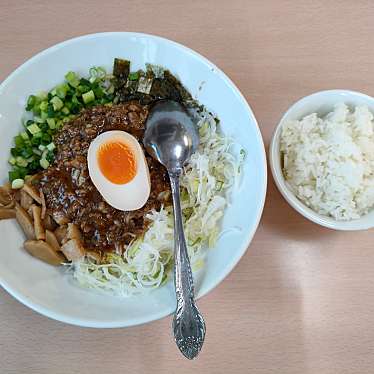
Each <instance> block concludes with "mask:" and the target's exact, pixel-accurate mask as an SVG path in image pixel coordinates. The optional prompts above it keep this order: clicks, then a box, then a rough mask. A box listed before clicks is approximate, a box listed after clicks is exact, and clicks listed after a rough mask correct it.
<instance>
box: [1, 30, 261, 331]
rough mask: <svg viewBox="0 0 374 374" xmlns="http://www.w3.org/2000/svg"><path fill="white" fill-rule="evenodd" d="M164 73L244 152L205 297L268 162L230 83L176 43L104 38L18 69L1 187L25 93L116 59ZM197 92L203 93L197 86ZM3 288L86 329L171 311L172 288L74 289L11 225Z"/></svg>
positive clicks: (4, 111)
mask: <svg viewBox="0 0 374 374" xmlns="http://www.w3.org/2000/svg"><path fill="white" fill-rule="evenodd" d="M115 57H123V58H127V59H130V60H131V61H132V66H133V68H134V69H137V68H141V67H144V66H145V63H147V62H148V63H153V64H160V65H162V66H165V67H167V68H169V69H170V70H171V71H172V72H173V73H175V74H176V75H177V76H178V77H179V78H180V79H181V81H182V82H183V84H184V85H185V86H186V87H187V88H188V89H189V90H190V92H191V93H192V95H193V96H194V97H197V98H198V99H199V100H200V102H201V103H203V104H205V105H206V106H207V107H208V108H209V109H210V110H211V111H213V112H215V113H216V114H217V115H218V116H219V118H220V119H221V123H222V127H223V130H224V132H225V133H227V134H230V135H232V136H233V137H234V138H235V139H237V141H238V142H240V143H241V145H242V146H243V147H244V148H245V149H246V150H247V153H248V155H247V158H246V160H245V164H244V170H243V180H242V182H241V185H240V188H239V190H237V191H235V194H234V196H232V202H231V204H230V206H229V207H228V208H227V211H226V214H225V216H224V220H223V229H226V228H229V227H235V228H237V229H236V230H232V231H231V232H229V233H227V234H226V235H223V237H222V238H221V239H220V240H219V242H218V244H217V246H216V248H214V249H212V250H210V251H209V255H208V258H207V264H206V268H205V270H204V271H203V272H202V273H201V274H200V275H199V277H198V279H197V280H196V283H197V285H196V289H197V296H198V297H201V296H202V295H204V294H206V293H207V292H209V291H210V290H211V289H212V288H214V287H215V286H216V285H217V284H218V283H219V282H221V281H222V280H223V279H224V278H225V277H226V276H227V274H228V273H229V272H230V271H231V270H232V269H233V267H234V266H235V265H236V263H237V262H238V261H239V259H240V258H241V256H242V255H243V254H244V253H245V251H246V249H247V247H248V245H249V243H250V241H251V239H252V237H253V235H254V233H255V230H256V228H257V225H258V223H259V220H260V217H261V213H262V209H263V205H264V200H265V194H266V157H265V152H264V146H263V142H262V138H261V134H260V131H259V129H258V126H257V122H256V119H255V117H254V115H253V113H252V111H251V109H250V107H249V106H248V104H247V102H246V100H245V99H244V97H243V96H242V95H241V93H240V92H239V90H238V89H237V88H236V87H235V85H234V84H233V83H232V82H231V81H230V79H229V78H228V77H227V76H226V75H225V74H224V73H223V72H222V71H221V70H219V69H218V68H217V67H216V66H214V65H213V64H212V63H211V62H209V61H208V60H207V59H205V58H204V57H202V56H201V55H199V54H197V53H196V52H194V51H192V50H190V49H188V48H186V47H184V46H182V45H180V44H177V43H175V42H172V41H169V40H166V39H163V38H160V37H156V36H151V35H145V34H136V33H102V34H93V35H87V36H82V37H79V38H76V39H72V40H68V41H66V42H63V43H61V44H58V45H55V46H53V47H51V48H49V49H47V50H45V51H43V52H41V53H39V54H38V55H36V56H35V57H33V58H31V59H30V60H29V61H27V62H26V63H24V64H23V65H22V66H21V67H19V68H18V69H17V70H15V71H14V72H13V73H12V74H11V75H10V76H9V77H8V78H7V79H6V80H5V81H4V82H3V83H2V85H1V86H0V160H1V162H0V182H5V180H6V176H7V169H8V166H7V162H6V160H7V159H8V155H9V149H10V147H11V145H12V139H13V136H15V135H16V134H17V132H18V131H19V130H20V129H21V116H22V114H23V112H24V105H25V99H26V98H27V96H28V95H29V94H32V93H35V92H39V91H41V90H47V89H50V88H51V87H53V86H54V85H55V84H57V83H59V82H61V80H62V79H63V77H64V74H65V73H66V72H67V71H69V70H74V71H77V72H79V73H81V74H86V73H87V71H88V68H89V67H91V66H93V65H96V66H104V67H106V68H107V69H109V70H110V69H111V66H112V63H113V59H114V58H115ZM201 87H202V88H201ZM0 238H1V250H0V283H1V285H2V286H3V287H4V288H5V289H6V290H7V291H8V292H9V293H10V294H12V295H13V296H14V297H15V298H17V299H18V300H19V301H21V302H22V303H24V304H25V305H27V306H28V307H30V308H32V309H34V310H35V311H37V312H39V313H42V314H44V315H46V316H48V317H51V318H54V319H56V320H59V321H62V322H66V323H70V324H75V325H80V326H89V327H124V326H131V325H136V324H141V323H145V322H149V321H152V320H156V319H158V318H161V317H164V316H166V315H168V314H170V313H171V312H173V311H174V308H175V297H174V291H173V285H172V284H171V282H169V284H168V285H166V286H165V287H162V288H161V289H159V290H156V291H154V292H151V293H150V294H149V295H146V296H139V297H131V298H128V299H125V300H123V299H119V298H116V297H111V296H107V295H101V294H97V293H94V292H92V291H89V290H86V289H82V288H80V287H79V286H77V285H76V284H75V283H74V281H73V280H72V279H71V277H70V276H69V275H68V274H65V273H64V271H63V270H62V269H60V268H54V267H51V266H49V265H46V264H44V263H42V262H40V261H38V260H37V259H34V258H32V257H31V256H29V255H28V254H27V253H25V251H24V250H23V249H22V242H23V240H24V238H23V234H22V233H21V230H20V229H19V228H18V226H17V224H16V222H14V221H9V220H8V221H1V222H0Z"/></svg>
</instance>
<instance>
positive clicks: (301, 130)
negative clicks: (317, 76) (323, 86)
mask: <svg viewBox="0 0 374 374" xmlns="http://www.w3.org/2000/svg"><path fill="white" fill-rule="evenodd" d="M269 156H270V166H271V171H272V174H273V177H274V180H275V183H276V185H277V187H278V189H279V191H280V192H281V193H282V195H283V197H284V198H285V199H286V200H287V201H288V203H289V204H290V205H291V206H292V207H293V208H295V209H296V210H297V211H298V212H299V213H300V214H302V215H303V216H305V217H306V218H308V219H309V220H311V221H313V222H315V223H317V224H319V225H322V226H325V227H328V228H331V229H336V230H367V229H370V228H373V227H374V98H372V97H370V96H367V95H364V94H362V93H359V92H353V91H348V90H329V91H321V92H317V93H314V94H312V95H309V96H306V97H304V98H302V99H301V100H299V101H297V102H296V103H295V104H294V105H292V106H291V108H290V109H288V111H287V112H286V113H285V114H284V116H283V117H282V119H281V121H280V122H279V124H278V126H277V128H276V130H275V132H274V135H273V138H272V141H271V144H270V150H269Z"/></svg>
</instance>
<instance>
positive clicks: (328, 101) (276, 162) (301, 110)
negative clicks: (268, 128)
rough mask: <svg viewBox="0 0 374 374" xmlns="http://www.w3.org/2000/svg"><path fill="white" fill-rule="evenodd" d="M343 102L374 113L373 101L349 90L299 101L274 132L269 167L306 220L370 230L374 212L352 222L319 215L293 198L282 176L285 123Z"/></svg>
mask: <svg viewBox="0 0 374 374" xmlns="http://www.w3.org/2000/svg"><path fill="white" fill-rule="evenodd" d="M341 102H344V103H346V104H347V105H349V106H351V107H353V106H357V105H367V106H368V107H369V109H370V110H371V111H372V112H373V113H374V98H372V97H371V96H368V95H365V94H362V93H359V92H354V91H349V90H328V91H320V92H316V93H314V94H312V95H309V96H306V97H304V98H302V99H300V100H299V101H297V102H296V103H295V104H293V105H292V106H291V107H290V108H289V109H288V110H287V112H286V113H285V114H284V115H283V117H282V119H281V120H280V122H279V124H278V126H277V128H276V129H275V131H274V134H273V137H272V140H271V144H270V150H269V158H270V168H271V172H272V174H273V177H274V180H275V183H276V185H277V187H278V189H279V191H280V192H281V194H282V195H283V197H284V198H285V199H286V200H287V201H288V203H289V204H290V205H291V206H292V207H293V208H294V209H296V210H297V211H298V212H299V213H300V214H302V215H303V216H304V217H306V218H308V219H309V220H311V221H313V222H315V223H317V224H319V225H321V226H325V227H328V228H330V229H334V230H345V231H353V230H367V229H370V228H373V227H374V210H372V211H371V212H370V213H369V214H367V215H365V216H363V217H361V218H360V219H355V220H352V221H337V220H335V219H333V218H331V217H327V216H324V215H322V214H318V213H316V212H315V211H313V210H312V209H310V208H309V207H307V206H306V205H305V204H304V203H303V202H302V201H301V200H299V199H298V198H297V197H296V196H295V195H294V193H293V192H292V191H291V190H290V189H289V188H288V187H287V184H286V181H285V179H284V176H283V171H282V166H281V154H280V137H281V132H282V126H283V124H284V123H286V122H287V121H290V120H295V119H301V118H303V117H305V116H306V115H308V114H311V113H318V115H320V116H324V115H326V114H327V113H329V112H331V111H332V110H333V108H334V105H335V104H337V103H341Z"/></svg>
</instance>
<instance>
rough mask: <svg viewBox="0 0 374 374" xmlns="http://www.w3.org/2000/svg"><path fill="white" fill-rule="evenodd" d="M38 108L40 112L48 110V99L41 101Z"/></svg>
mask: <svg viewBox="0 0 374 374" xmlns="http://www.w3.org/2000/svg"><path fill="white" fill-rule="evenodd" d="M39 108H40V110H41V111H42V112H46V111H47V110H48V101H47V100H45V101H42V102H41V103H40V105H39Z"/></svg>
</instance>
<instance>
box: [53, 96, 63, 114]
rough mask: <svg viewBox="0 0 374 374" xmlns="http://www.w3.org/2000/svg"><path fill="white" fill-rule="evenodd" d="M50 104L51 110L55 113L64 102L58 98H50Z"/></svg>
mask: <svg viewBox="0 0 374 374" xmlns="http://www.w3.org/2000/svg"><path fill="white" fill-rule="evenodd" d="M50 103H51V104H52V105H53V110H55V111H58V110H60V109H61V108H62V107H63V106H64V102H63V101H62V100H61V99H60V98H59V97H58V96H54V97H52V99H51V100H50Z"/></svg>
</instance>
